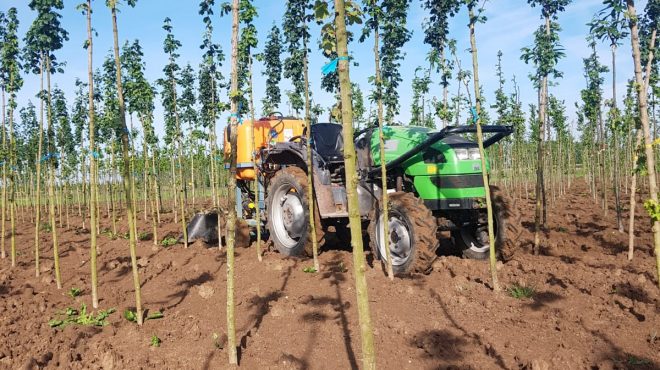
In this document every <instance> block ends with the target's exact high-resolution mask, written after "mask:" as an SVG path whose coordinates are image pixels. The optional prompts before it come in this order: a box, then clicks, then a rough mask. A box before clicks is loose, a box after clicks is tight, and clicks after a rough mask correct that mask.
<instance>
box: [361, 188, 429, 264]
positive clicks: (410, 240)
mask: <svg viewBox="0 0 660 370" xmlns="http://www.w3.org/2000/svg"><path fill="white" fill-rule="evenodd" d="M389 199H390V202H389V203H390V205H389V212H388V218H389V220H388V226H389V235H387V237H385V235H383V222H384V217H383V215H382V213H381V212H380V210H379V209H375V210H373V211H372V213H371V217H370V219H371V222H370V223H369V229H368V231H369V245H370V246H371V251H372V253H373V255H374V257H375V258H376V259H378V260H383V261H385V256H386V255H385V252H386V251H385V248H386V245H387V246H389V248H390V257H391V259H392V269H393V271H394V274H395V275H398V276H400V275H407V274H409V273H412V272H419V273H429V272H430V271H431V264H432V263H433V261H435V259H436V257H437V256H436V254H435V251H436V249H437V247H438V239H437V237H436V229H437V226H436V222H435V218H434V217H433V215H432V214H431V211H430V210H429V209H428V208H426V206H425V205H424V202H422V200H421V199H419V198H417V197H415V195H414V194H412V193H404V192H398V193H393V194H391V195H390V197H389ZM386 240H387V243H386V242H385V241H386Z"/></svg>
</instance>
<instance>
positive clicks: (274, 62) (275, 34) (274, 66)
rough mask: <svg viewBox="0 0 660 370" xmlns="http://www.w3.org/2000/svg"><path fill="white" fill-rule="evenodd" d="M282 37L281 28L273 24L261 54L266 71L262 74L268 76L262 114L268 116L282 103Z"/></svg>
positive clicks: (262, 102)
mask: <svg viewBox="0 0 660 370" xmlns="http://www.w3.org/2000/svg"><path fill="white" fill-rule="evenodd" d="M281 55H282V36H281V33H280V28H279V27H277V25H275V24H273V27H272V28H271V29H270V33H269V34H268V39H267V40H266V46H265V47H264V52H263V54H261V58H262V59H263V62H264V66H265V70H264V71H263V72H261V74H262V75H264V76H266V95H265V96H264V97H263V99H262V100H261V104H262V113H263V115H268V114H270V113H271V112H273V111H276V110H277V109H278V108H279V106H280V103H281V102H282V93H281V92H280V81H281V80H282V59H281Z"/></svg>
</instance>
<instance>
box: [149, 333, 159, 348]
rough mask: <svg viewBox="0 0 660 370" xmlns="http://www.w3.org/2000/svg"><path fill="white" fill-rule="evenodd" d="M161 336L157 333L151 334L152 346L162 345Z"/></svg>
mask: <svg viewBox="0 0 660 370" xmlns="http://www.w3.org/2000/svg"><path fill="white" fill-rule="evenodd" d="M160 342H161V340H160V338H158V336H157V335H156V334H154V335H152V336H151V346H152V347H160Z"/></svg>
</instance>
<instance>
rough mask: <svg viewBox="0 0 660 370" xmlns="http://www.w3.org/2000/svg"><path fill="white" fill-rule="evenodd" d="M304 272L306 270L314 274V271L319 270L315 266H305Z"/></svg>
mask: <svg viewBox="0 0 660 370" xmlns="http://www.w3.org/2000/svg"><path fill="white" fill-rule="evenodd" d="M303 272H306V273H308V274H314V273H316V272H318V271H316V269H315V268H314V267H313V266H309V267H305V268H304V269H303Z"/></svg>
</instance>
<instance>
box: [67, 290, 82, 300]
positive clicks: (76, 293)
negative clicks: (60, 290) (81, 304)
mask: <svg viewBox="0 0 660 370" xmlns="http://www.w3.org/2000/svg"><path fill="white" fill-rule="evenodd" d="M80 293H82V290H81V289H79V288H71V289H69V291H68V292H67V294H68V295H69V297H71V298H76V297H77V296H79V295H80Z"/></svg>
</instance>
